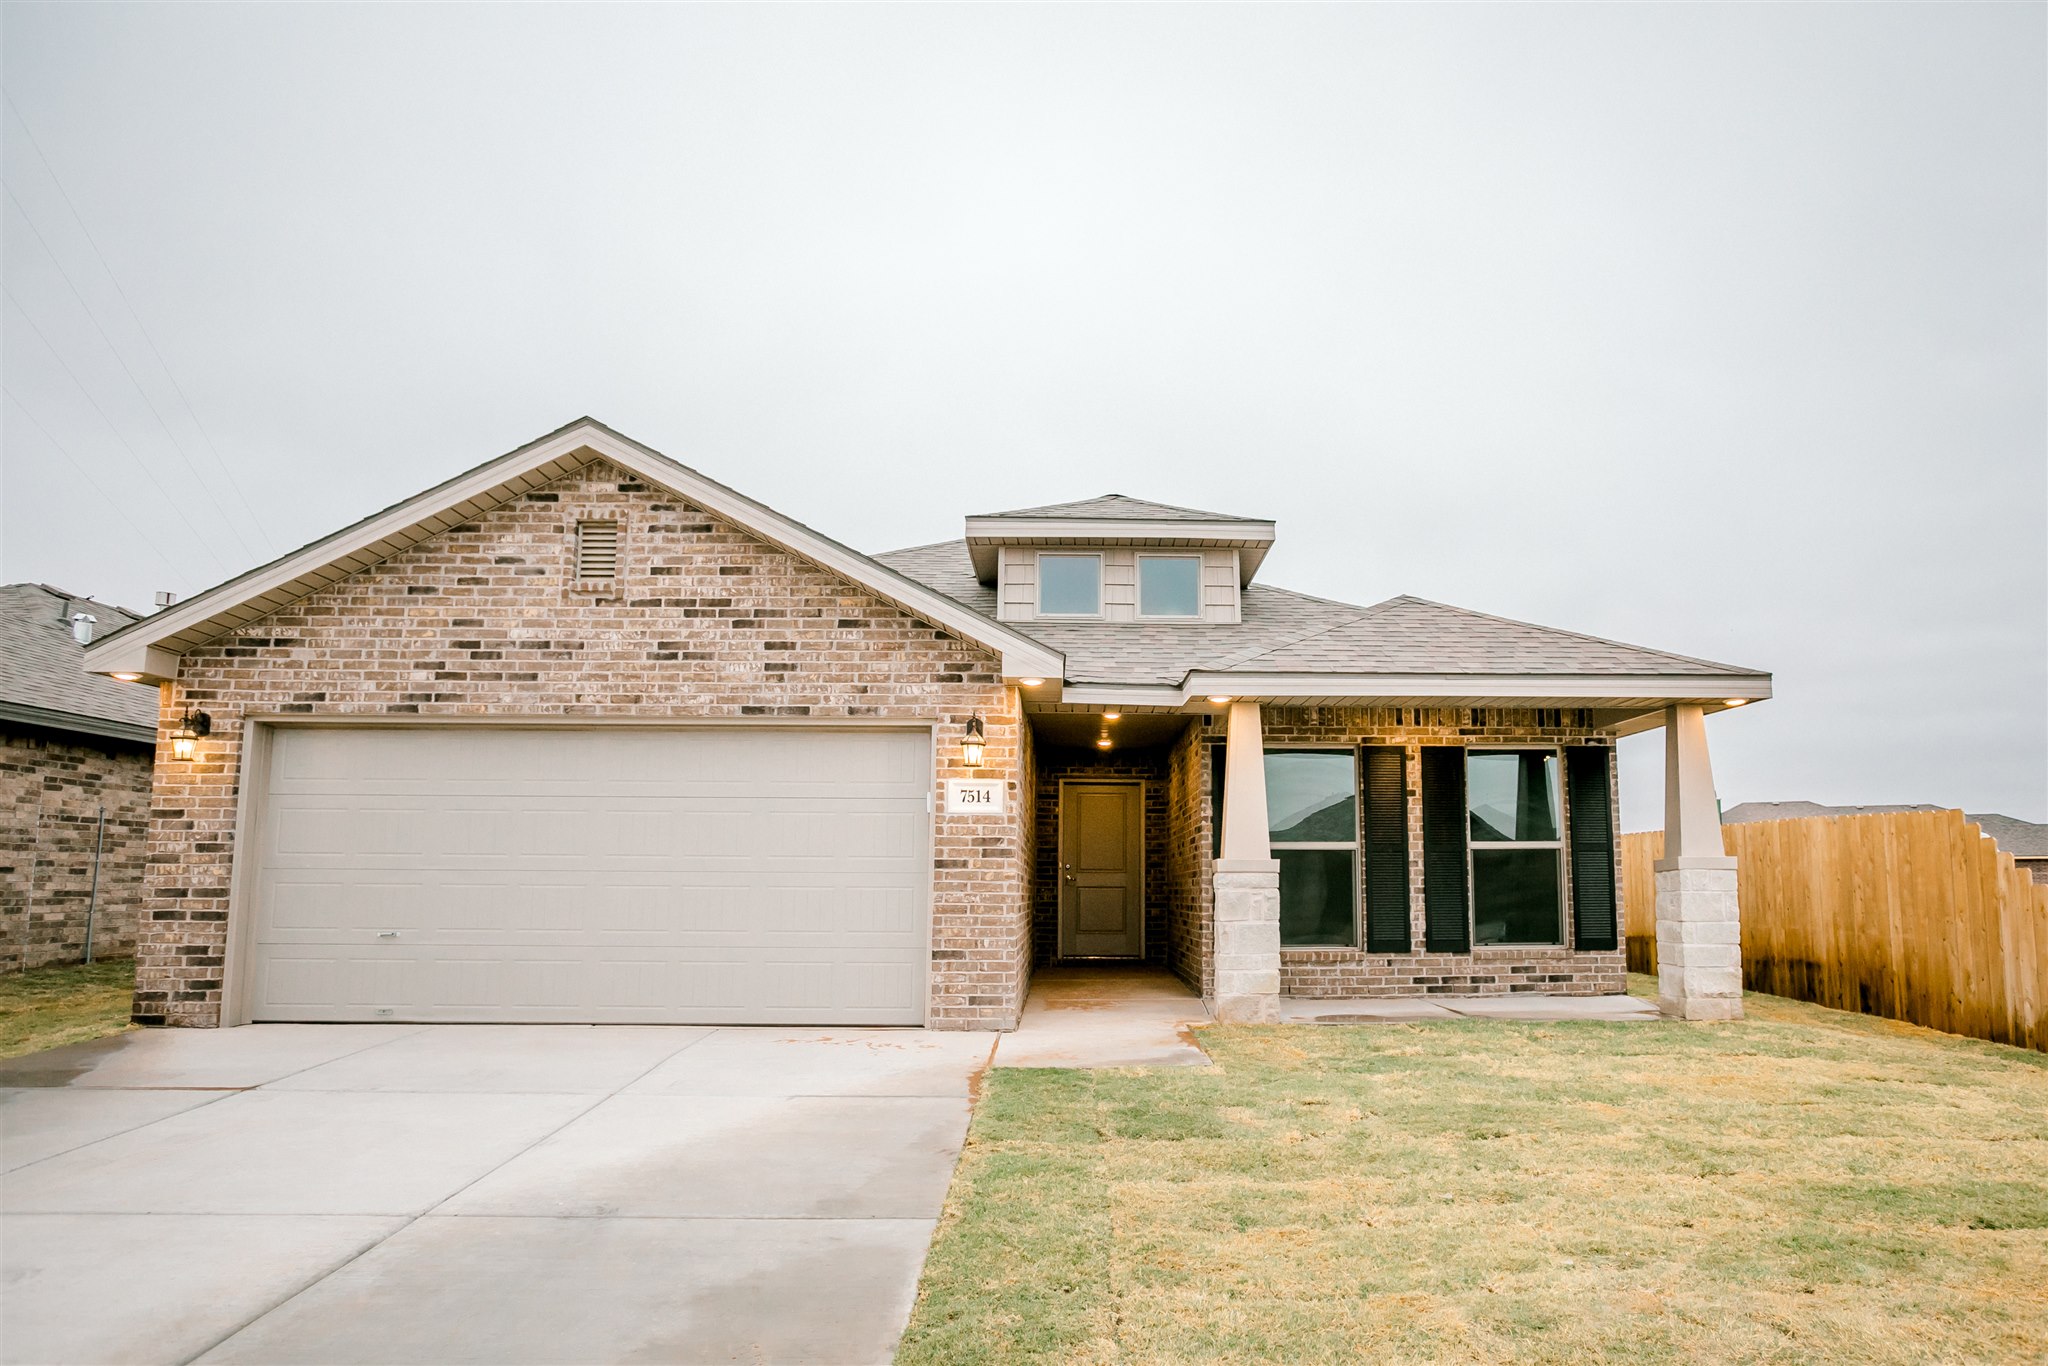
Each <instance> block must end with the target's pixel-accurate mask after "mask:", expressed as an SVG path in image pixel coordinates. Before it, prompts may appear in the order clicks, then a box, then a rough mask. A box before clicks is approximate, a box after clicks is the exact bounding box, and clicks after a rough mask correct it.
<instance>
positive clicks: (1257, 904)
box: [1209, 702, 1280, 1024]
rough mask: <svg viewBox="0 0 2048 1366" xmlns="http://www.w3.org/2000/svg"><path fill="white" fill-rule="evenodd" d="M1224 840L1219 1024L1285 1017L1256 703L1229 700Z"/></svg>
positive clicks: (1216, 888) (1218, 895) (1219, 883)
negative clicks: (1281, 1000) (1281, 1006)
mask: <svg viewBox="0 0 2048 1366" xmlns="http://www.w3.org/2000/svg"><path fill="white" fill-rule="evenodd" d="M1223 749H1224V753H1223V841H1222V853H1221V854H1220V855H1219V856H1218V857H1217V860H1216V869H1215V877H1214V882H1213V884H1212V888H1211V891H1212V894H1213V899H1214V903H1215V906H1214V916H1215V927H1216V941H1215V961H1214V963H1213V964H1212V969H1213V979H1214V982H1215V985H1214V987H1213V989H1212V990H1213V995H1212V996H1211V997H1210V1001H1209V1009H1210V1010H1211V1011H1212V1012H1213V1013H1214V1014H1215V1016H1216V1018H1217V1019H1219V1020H1226V1021H1230V1022H1233V1023H1238V1024H1271V1023H1273V1022H1275V1021H1277V1020H1278V1019H1279V1018H1280V861H1279V860H1278V859H1276V858H1274V857H1273V851H1272V848H1271V846H1270V845H1268V843H1267V841H1266V831H1267V825H1266V747H1265V738H1264V736H1263V735H1262V734H1261V731H1260V726H1259V704H1258V703H1256V702H1232V703H1231V704H1230V714H1229V718H1228V722H1227V728H1226V729H1225V731H1224V747H1223Z"/></svg>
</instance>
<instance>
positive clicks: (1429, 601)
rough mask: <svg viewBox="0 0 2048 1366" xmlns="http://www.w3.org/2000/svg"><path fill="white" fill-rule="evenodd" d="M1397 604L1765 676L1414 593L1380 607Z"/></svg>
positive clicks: (1740, 667)
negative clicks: (1412, 605) (1432, 608)
mask: <svg viewBox="0 0 2048 1366" xmlns="http://www.w3.org/2000/svg"><path fill="white" fill-rule="evenodd" d="M1396 602H1413V603H1419V604H1421V605H1422V606H1424V607H1434V608H1436V609H1438V610H1439V611H1444V612H1456V613H1458V614H1459V615H1460V616H1466V617H1474V618H1477V619H1478V620H1480V621H1497V622H1500V623H1502V624H1503V625H1507V626H1520V627H1523V628H1524V629H1526V630H1530V631H1542V632H1544V633H1545V634H1547V635H1553V636H1565V637H1568V638H1570V639H1572V640H1587V641H1591V642H1592V643H1594V644H1595V645H1606V646H1610V647H1612V648H1614V649H1617V650H1632V651H1634V652H1635V653H1637V654H1641V655H1656V656H1657V657H1658V658H1660V659H1674V660H1677V661H1678V662H1680V663H1682V664H1702V665H1705V666H1706V667H1708V668H1710V669H1730V670H1734V671H1737V672H1740V673H1762V672H1763V670H1761V669H1752V668H1748V667H1747V666H1745V665H1741V664H1730V663H1728V662H1726V661H1725V660H1719V659H1702V658H1700V657H1699V656H1698V655H1682V654H1678V653H1676V652H1674V651H1671V650H1659V649H1655V648H1653V647H1651V646H1648V645H1631V644H1629V643H1628V642H1627V641H1625V640H1615V639H1613V638H1611V637H1609V636H1596V635H1589V634H1588V633H1586V632H1584V631H1567V630H1565V629H1564V628H1563V627H1562V626H1545V625H1542V624H1541V623H1540V622H1534V621H1523V620H1521V619H1520V618H1519V617H1503V616H1498V615H1496V614H1494V613H1492V612H1478V611H1474V610H1473V609H1472V608H1470V607H1459V606H1456V605H1455V604H1453V603H1448V602H1438V601H1436V600H1435V599H1433V598H1420V597H1417V596H1415V594H1413V593H1402V594H1401V595H1399V596H1398V597H1392V598H1388V599H1387V600H1386V602H1383V603H1380V604H1379V606H1381V607H1386V606H1390V605H1391V604H1393V603H1396Z"/></svg>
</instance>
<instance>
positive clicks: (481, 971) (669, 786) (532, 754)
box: [246, 727, 931, 1024]
mask: <svg viewBox="0 0 2048 1366" xmlns="http://www.w3.org/2000/svg"><path fill="white" fill-rule="evenodd" d="M268 767H269V774H268V778H267V780H266V784H265V785H266V792H265V797H264V803H263V809H262V812H261V814H260V816H259V818H258V822H257V831H256V841H255V842H256V845H257V850H256V853H257V857H258V860H259V862H258V867H257V873H256V877H255V878H254V887H253V891H254V893H255V906H254V910H255V921H254V923H253V926H252V927H251V929H252V935H251V940H250V942H249V943H248V947H247V950H246V952H247V961H248V977H247V979H246V980H247V983H248V992H249V994H248V997H247V998H246V999H247V1000H248V1002H249V1008H248V1011H247V1015H248V1017H249V1018H252V1019H256V1020H471V1021H631V1022H653V1021H677V1022H691V1023H719V1024H916V1023H918V1022H920V1021H921V1020H922V1018H923V1013H924V1012H923V1004H924V980H925V977H924V961H925V924H926V914H925V904H926V896H927V891H926V889H927V885H928V880H929V869H930V827H931V817H930V816H929V815H928V814H927V809H926V808H927V801H926V793H927V791H928V790H929V782H930V776H929V775H930V740H929V738H928V736H927V735H925V734H924V733H921V732H901V731H847V730H841V731H831V730H808V731H807V730H799V729H787V730H780V729H778V730H747V729H737V728H735V729H729V730H714V729H704V730H648V729H640V728H610V729H590V730H574V729H560V728H538V727H536V728H531V729H497V728H490V729H482V728H454V727H450V728H445V729H413V728H403V727H386V728H355V729H341V728H325V727H322V728H310V727H309V728H305V729H293V728H283V727H281V728H278V729H277V730H276V731H275V732H274V735H273V737H272V744H271V750H270V762H269V766H268Z"/></svg>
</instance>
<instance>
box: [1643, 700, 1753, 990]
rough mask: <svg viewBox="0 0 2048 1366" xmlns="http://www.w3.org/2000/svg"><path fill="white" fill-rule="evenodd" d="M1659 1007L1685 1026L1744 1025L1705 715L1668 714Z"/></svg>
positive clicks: (1727, 866) (1733, 910)
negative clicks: (1737, 1022) (1740, 1022)
mask: <svg viewBox="0 0 2048 1366" xmlns="http://www.w3.org/2000/svg"><path fill="white" fill-rule="evenodd" d="M1657 1004H1658V1006H1659V1007H1660V1008H1661V1009H1662V1010H1663V1012H1664V1013H1665V1014H1666V1015H1670V1016H1672V1017H1674V1018H1677V1019H1681V1020H1739V1019H1741V1018H1742V926H1741V919H1740V914H1739V908H1738V902H1737V899H1736V882H1735V860H1734V859H1732V858H1729V857H1728V853H1727V849H1726V848H1725V847H1724V846H1723V844H1722V842H1721V814H1720V811H1719V809H1718V807H1717V805H1716V802H1715V799H1714V774H1713V770H1712V768H1711V767H1710V765H1709V763H1708V760H1707V728H1706V720H1705V714H1704V713H1703V712H1702V711H1701V710H1700V709H1699V708H1698V707H1696V706H1679V707H1669V708H1666V709H1665V712H1664V857H1662V858H1660V859H1658V860H1657Z"/></svg>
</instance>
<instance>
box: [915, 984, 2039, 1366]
mask: <svg viewBox="0 0 2048 1366" xmlns="http://www.w3.org/2000/svg"><path fill="white" fill-rule="evenodd" d="M1639 986H1640V983H1639ZM1747 1007H1748V1018H1747V1019H1746V1020H1744V1021H1742V1022H1741V1023H1737V1024H1727V1025H1685V1024H1667V1023H1662V1022H1659V1023H1646V1024H1626V1023H1594V1022H1571V1023H1563V1024H1508V1023H1499V1022H1487V1021H1469V1022H1453V1021H1445V1022H1433V1023H1427V1024H1415V1025H1368V1026H1354V1027H1328V1026H1324V1027H1313V1026H1279V1027H1265V1028H1258V1027H1224V1026H1216V1027H1211V1028H1208V1029H1205V1030H1203V1031H1202V1032H1201V1036H1200V1037H1201V1040H1202V1043H1203V1046H1204V1047H1206V1048H1207V1049H1208V1050H1209V1052H1210V1053H1211V1055H1212V1056H1213V1057H1214V1058H1215V1059H1216V1062H1217V1063H1218V1066H1217V1067H1216V1068H1214V1069H1200V1070H1196V1069H1188V1070H1180V1071H1175V1070H1166V1069H1160V1070H1156V1071H1149V1072H1147V1071H1137V1070H1124V1071H1109V1072H1074V1071H1065V1072H1061V1071H998V1072H995V1073H993V1074H992V1075H991V1076H990V1078H989V1080H988V1085H987V1089H986V1091H985V1093H984V1095H983V1097H982V1099H981V1102H980V1104H979V1106H978V1107H977V1109H976V1112H975V1116H974V1122H973V1127H972V1129H971V1131H970V1133H969V1137H968V1146H967V1149H966V1152H965V1153H964V1154H963V1156H962V1159H961V1163H960V1168H959V1172H958V1174H957V1175H956V1176H955V1178H954V1182H953V1187H952V1191H951V1193H950V1195H949V1197H948V1200H947V1207H946V1212H945V1215H944V1218H943V1219H942V1221H941V1224H940V1228H939V1232H938V1236H937V1239H936V1240H935V1242H934V1244H933V1247H932V1251H931V1256H930V1259H929V1261H928V1262H927V1264H926V1268H925V1274H924V1280H923V1283H922V1285H921V1286H920V1289H919V1294H918V1302H917V1308H916V1312H915V1314H914V1316H913V1318H912V1321H911V1325H910V1328H909V1331H908V1333H907V1334H906V1336H905V1338H904V1342H903V1348H902V1353H901V1355H900V1357H899V1360H900V1361H904V1362H945V1363H961V1362H1007V1361H1029V1360H1058V1361H1071V1362H1110V1361H1116V1362H1183V1361H1213V1360H1228V1361H1288V1362H1292V1361H1485V1362H1495V1361H1558V1362H1564V1361H1580V1360H1588V1359H1598V1360H1625V1361H1630V1362H1638V1361H1714V1362H1722V1361H1784V1362H1795V1361H1796V1362H1810V1361H1841V1362H1859V1363H1860V1362H1885V1361H1896V1362H1924V1361H1933V1360H1940V1361H1998V1362H2011V1361H2038V1360H2044V1359H2048V1056H2044V1055H2042V1054H2038V1053H2029V1052H2024V1051H2022V1050H2019V1049H2013V1048H2004V1047H2000V1046H1998V1045H1996V1044H1987V1043H1980V1042H1977V1041H1975V1040H1970V1039H1962V1038H1955V1037H1952V1036H1949V1035H1945V1034H1937V1033H1934V1032H1932V1031H1929V1030H1924V1029H1919V1028H1916V1027H1914V1026H1911V1025H1904V1024H1898V1023H1894V1022H1892V1021H1887V1020H1880V1019H1874V1018H1870V1017H1865V1016H1858V1015H1847V1014H1842V1013H1840V1012H1836V1011H1831V1010H1826V1009H1823V1008H1821V1007H1818V1006H1810V1005H1805V1004H1802V1003H1799V1002H1793V1001H1786V1000H1781V999H1778V998H1775V997H1768V996H1752V997H1750V998H1749V1000H1748V1003H1747Z"/></svg>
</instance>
